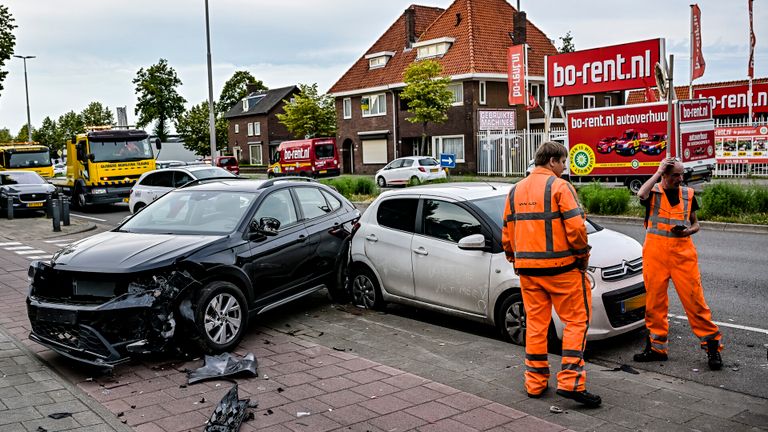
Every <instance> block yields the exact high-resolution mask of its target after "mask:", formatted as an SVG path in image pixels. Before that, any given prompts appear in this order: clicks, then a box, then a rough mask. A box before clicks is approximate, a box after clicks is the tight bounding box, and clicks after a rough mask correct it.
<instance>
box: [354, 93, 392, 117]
mask: <svg viewBox="0 0 768 432" xmlns="http://www.w3.org/2000/svg"><path fill="white" fill-rule="evenodd" d="M365 98H368V109H367V110H365V109H363V110H362V111H363V117H379V116H385V115H387V95H386V93H376V94H369V95H365V96H363V99H365ZM374 99H375V100H376V103H375V104H374ZM362 106H363V105H362V103H361V104H360V107H361V108H362ZM374 106H375V107H376V111H375V112H374V111H373V110H372V108H373V107H374ZM382 106H383V107H384V108H383V110H382Z"/></svg>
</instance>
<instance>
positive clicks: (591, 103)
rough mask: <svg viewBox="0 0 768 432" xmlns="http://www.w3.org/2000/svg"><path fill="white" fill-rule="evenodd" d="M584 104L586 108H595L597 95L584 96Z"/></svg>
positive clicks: (582, 98)
mask: <svg viewBox="0 0 768 432" xmlns="http://www.w3.org/2000/svg"><path fill="white" fill-rule="evenodd" d="M581 100H582V106H583V108H584V109H589V108H594V107H595V97H594V96H582V97H581Z"/></svg>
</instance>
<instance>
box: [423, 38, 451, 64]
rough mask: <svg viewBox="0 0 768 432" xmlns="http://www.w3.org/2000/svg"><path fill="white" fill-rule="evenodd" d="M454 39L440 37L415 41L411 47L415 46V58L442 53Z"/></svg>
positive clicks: (449, 46) (440, 54)
mask: <svg viewBox="0 0 768 432" xmlns="http://www.w3.org/2000/svg"><path fill="white" fill-rule="evenodd" d="M455 41H456V39H454V38H452V37H442V38H437V39H430V40H425V41H420V42H416V43H415V44H413V47H414V48H416V60H421V59H425V58H430V57H438V56H442V55H444V54H445V53H446V52H448V50H449V49H450V48H451V45H453V43H454V42H455Z"/></svg>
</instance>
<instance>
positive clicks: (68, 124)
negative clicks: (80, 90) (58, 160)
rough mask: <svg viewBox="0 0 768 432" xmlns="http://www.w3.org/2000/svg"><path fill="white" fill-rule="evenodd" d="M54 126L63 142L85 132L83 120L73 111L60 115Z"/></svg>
mask: <svg viewBox="0 0 768 432" xmlns="http://www.w3.org/2000/svg"><path fill="white" fill-rule="evenodd" d="M56 124H57V126H58V129H59V133H60V134H61V136H62V137H63V140H64V141H66V140H68V139H71V138H72V137H73V136H74V135H77V134H79V133H83V132H85V123H83V118H82V117H80V114H78V113H76V112H74V111H70V112H68V113H66V114H62V115H61V116H60V117H59V119H58V120H57V121H56Z"/></svg>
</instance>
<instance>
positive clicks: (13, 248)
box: [3, 246, 32, 251]
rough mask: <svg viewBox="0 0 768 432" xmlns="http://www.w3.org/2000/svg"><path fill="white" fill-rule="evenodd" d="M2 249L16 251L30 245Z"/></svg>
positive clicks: (27, 247)
mask: <svg viewBox="0 0 768 432" xmlns="http://www.w3.org/2000/svg"><path fill="white" fill-rule="evenodd" d="M3 249H5V250H7V251H17V250H25V249H32V246H12V247H7V248H3Z"/></svg>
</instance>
